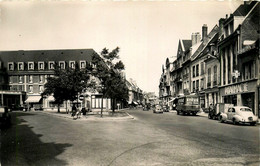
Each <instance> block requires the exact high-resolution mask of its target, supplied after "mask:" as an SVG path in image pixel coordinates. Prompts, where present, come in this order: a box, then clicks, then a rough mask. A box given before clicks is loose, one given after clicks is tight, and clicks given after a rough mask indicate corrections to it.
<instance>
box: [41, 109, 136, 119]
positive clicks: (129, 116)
mask: <svg viewBox="0 0 260 166" xmlns="http://www.w3.org/2000/svg"><path fill="white" fill-rule="evenodd" d="M40 113H42V114H48V115H51V116H56V117H61V118H65V119H70V120H81V121H82V120H83V121H86V120H126V119H134V117H133V116H132V115H130V114H129V113H128V112H125V113H126V114H127V115H128V116H126V117H105V118H104V117H102V118H100V117H92V116H87V115H81V117H80V118H79V119H74V118H73V117H71V115H70V114H58V113H56V112H53V113H50V112H47V111H42V112H40Z"/></svg>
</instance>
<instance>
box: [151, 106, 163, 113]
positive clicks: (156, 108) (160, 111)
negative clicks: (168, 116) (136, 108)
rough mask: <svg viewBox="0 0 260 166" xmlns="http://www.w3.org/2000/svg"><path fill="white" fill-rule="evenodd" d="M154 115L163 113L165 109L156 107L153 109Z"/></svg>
mask: <svg viewBox="0 0 260 166" xmlns="http://www.w3.org/2000/svg"><path fill="white" fill-rule="evenodd" d="M153 113H163V109H162V107H161V106H160V105H155V107H154V108H153Z"/></svg>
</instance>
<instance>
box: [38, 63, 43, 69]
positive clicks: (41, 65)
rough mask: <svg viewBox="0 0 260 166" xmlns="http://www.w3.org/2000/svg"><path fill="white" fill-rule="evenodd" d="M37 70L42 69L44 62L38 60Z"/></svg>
mask: <svg viewBox="0 0 260 166" xmlns="http://www.w3.org/2000/svg"><path fill="white" fill-rule="evenodd" d="M38 70H44V62H38Z"/></svg>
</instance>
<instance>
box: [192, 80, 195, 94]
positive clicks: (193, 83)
mask: <svg viewBox="0 0 260 166" xmlns="http://www.w3.org/2000/svg"><path fill="white" fill-rule="evenodd" d="M192 85H193V86H192V88H193V92H195V81H193V82H192Z"/></svg>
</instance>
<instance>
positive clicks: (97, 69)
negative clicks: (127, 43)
mask: <svg viewBox="0 0 260 166" xmlns="http://www.w3.org/2000/svg"><path fill="white" fill-rule="evenodd" d="M118 53H119V47H117V48H115V49H114V50H112V51H111V52H109V50H108V49H107V48H104V49H103V50H102V52H101V56H99V55H98V54H95V55H94V56H93V57H92V63H93V64H94V70H93V72H92V73H93V75H94V76H95V77H97V78H98V79H99V81H100V82H99V83H100V87H101V88H99V92H101V93H102V94H103V96H104V97H107V98H111V101H112V110H113V112H114V111H115V104H116V100H123V101H127V100H128V88H127V86H126V81H125V78H124V77H123V76H122V71H123V70H124V69H125V67H124V64H123V62H122V61H120V60H119V61H117V62H115V61H116V60H118V59H119V55H118Z"/></svg>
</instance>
